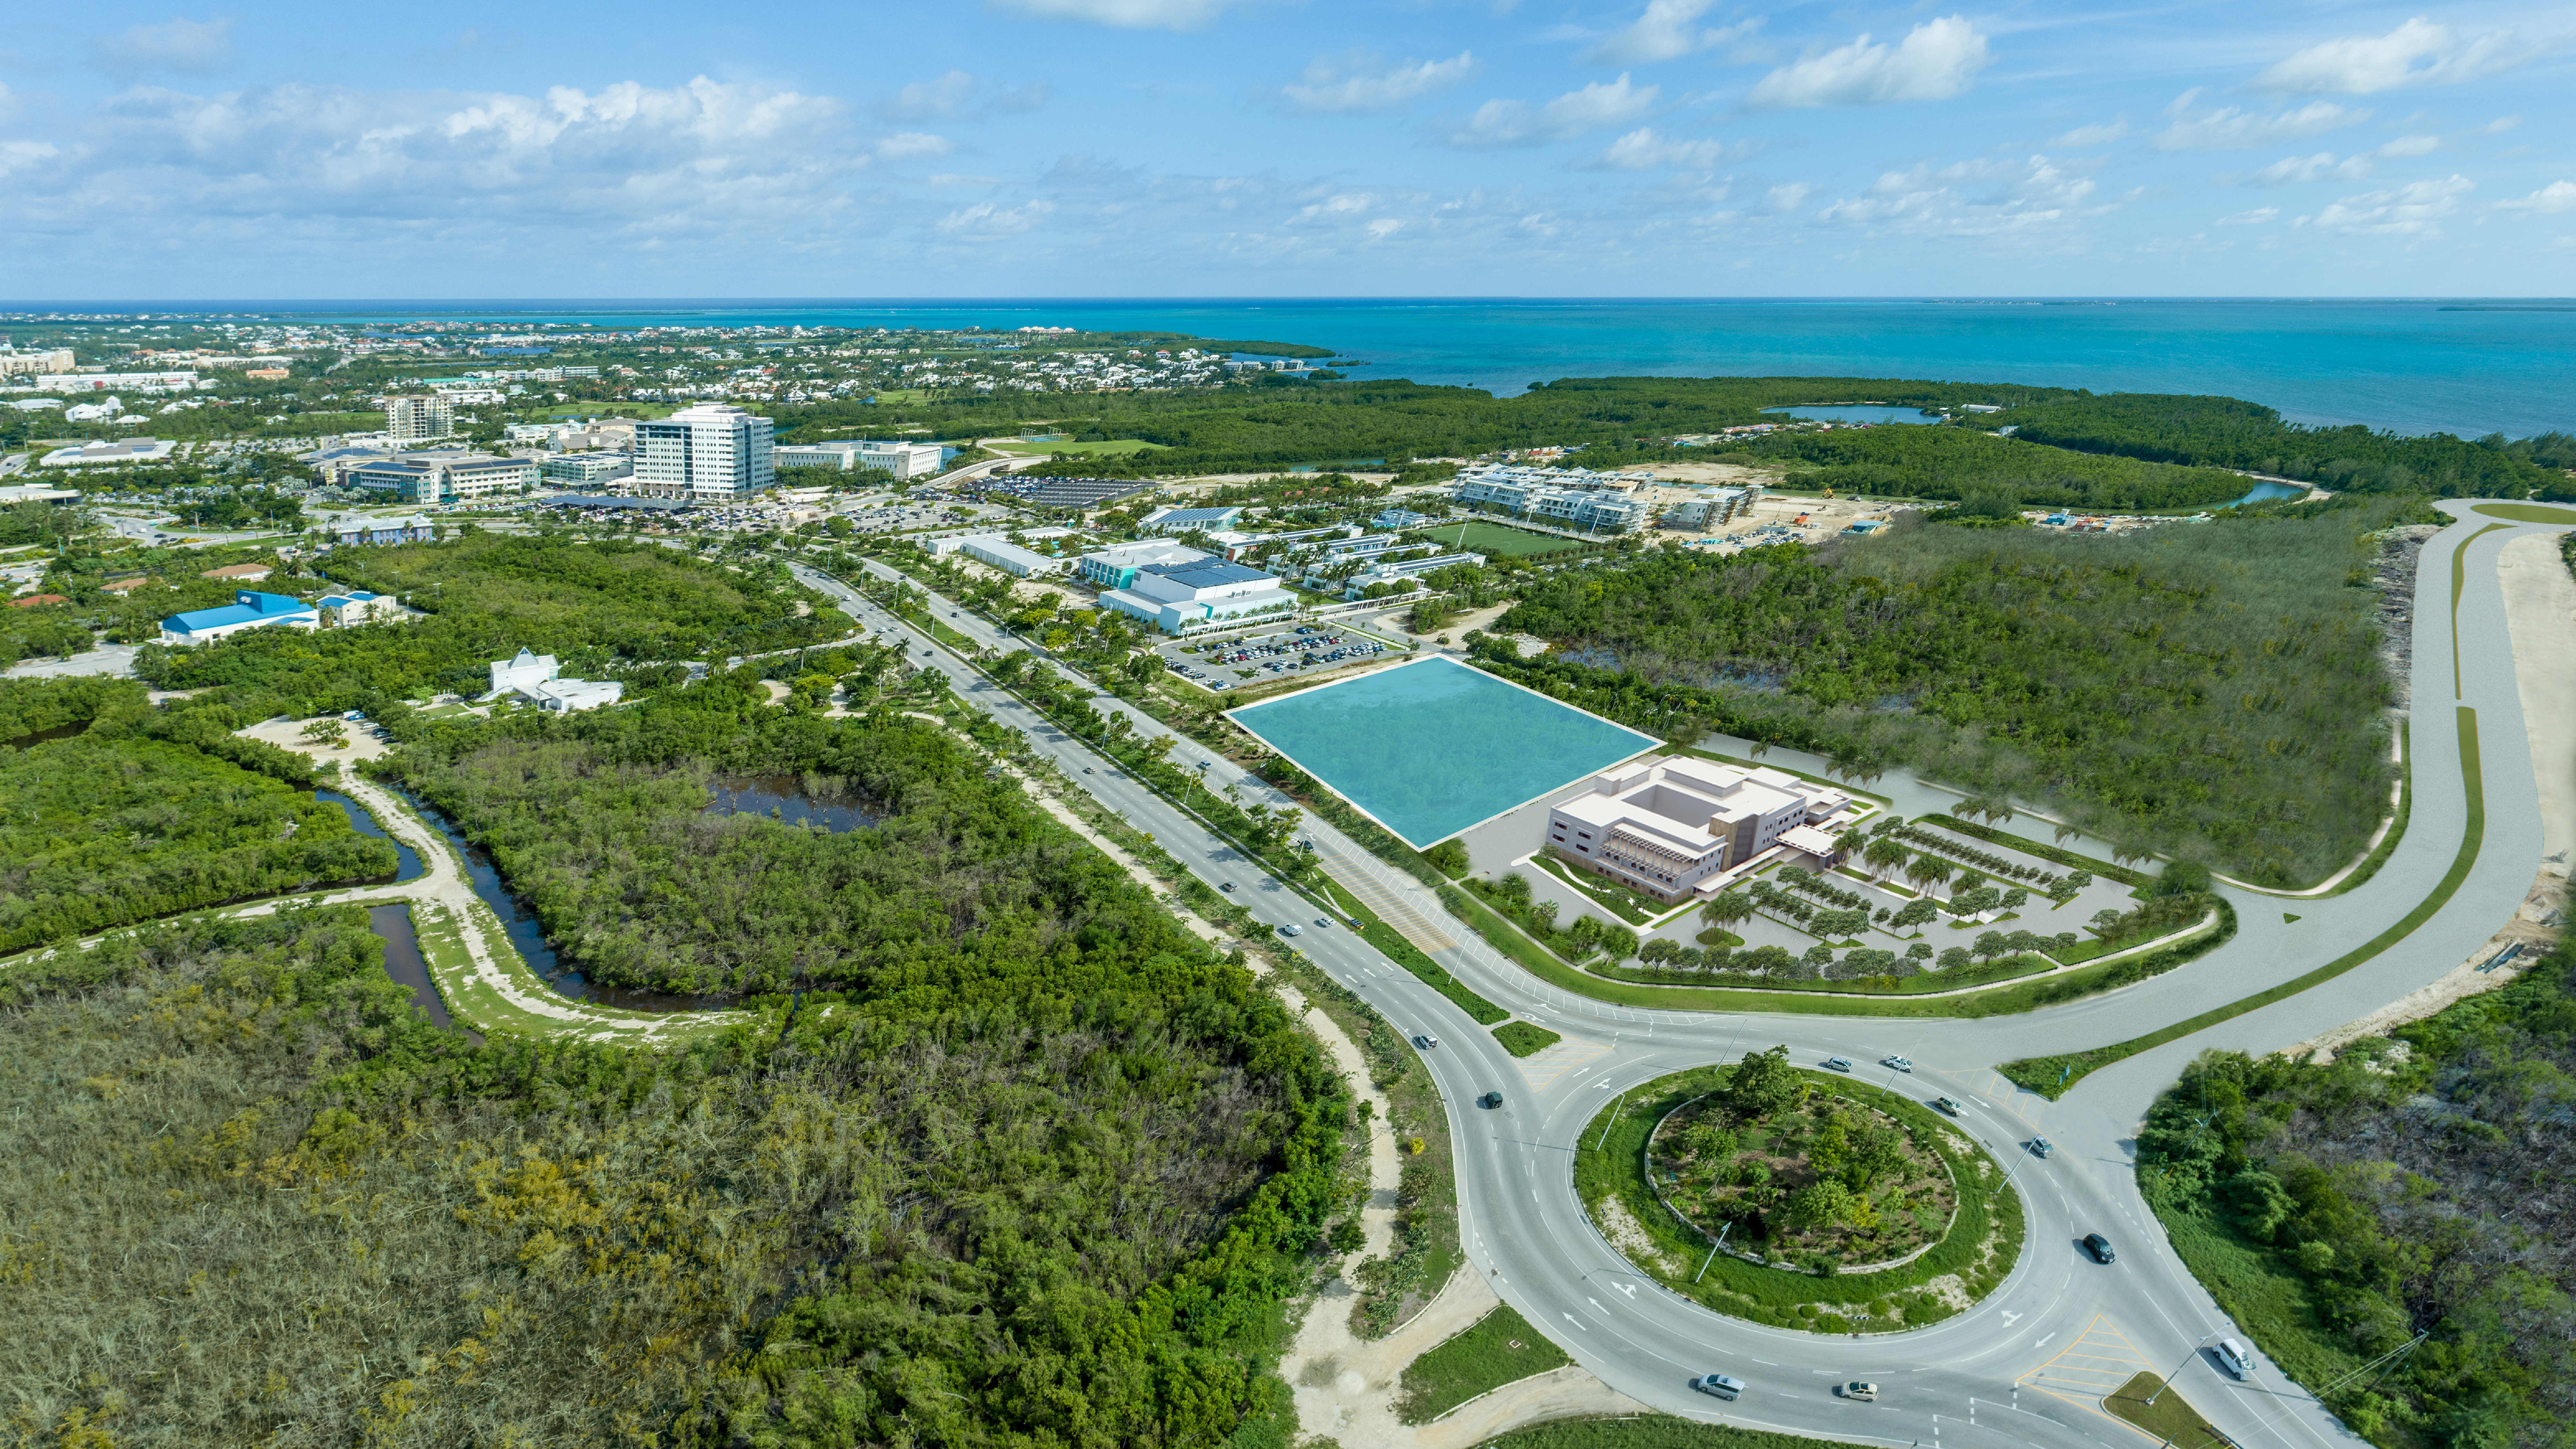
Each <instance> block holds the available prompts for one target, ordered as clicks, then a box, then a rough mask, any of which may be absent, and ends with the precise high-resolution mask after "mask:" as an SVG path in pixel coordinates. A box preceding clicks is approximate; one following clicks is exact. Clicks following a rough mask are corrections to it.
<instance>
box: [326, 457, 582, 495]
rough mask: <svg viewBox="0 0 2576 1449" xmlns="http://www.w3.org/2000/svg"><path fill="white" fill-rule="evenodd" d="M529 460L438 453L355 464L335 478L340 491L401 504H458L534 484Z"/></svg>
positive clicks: (532, 461)
mask: <svg viewBox="0 0 2576 1449" xmlns="http://www.w3.org/2000/svg"><path fill="white" fill-rule="evenodd" d="M537 477H538V473H537V460H536V459H534V458H498V457H494V456H493V455H492V454H490V453H469V452H466V451H463V450H462V449H458V450H453V451H450V450H446V449H439V450H433V451H430V452H424V453H399V454H396V455H394V456H392V457H389V458H379V459H376V460H375V461H373V462H367V463H360V464H358V465H357V466H355V467H352V468H348V469H346V470H345V471H343V472H342V473H341V475H340V479H341V486H343V487H348V488H365V489H369V490H371V491H373V492H377V493H389V494H392V495H393V496H394V497H396V498H399V499H401V500H402V501H403V502H405V503H457V502H462V501H464V500H466V499H472V498H486V497H489V496H491V495H492V494H495V493H509V492H516V491H519V490H521V489H525V488H528V487H532V486H534V485H535V483H536V481H537Z"/></svg>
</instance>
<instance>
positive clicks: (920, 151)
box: [876, 131, 957, 161]
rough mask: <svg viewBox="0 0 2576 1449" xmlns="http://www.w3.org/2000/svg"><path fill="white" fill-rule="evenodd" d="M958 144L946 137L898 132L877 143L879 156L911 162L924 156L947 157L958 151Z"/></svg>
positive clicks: (888, 159) (914, 132)
mask: <svg viewBox="0 0 2576 1449" xmlns="http://www.w3.org/2000/svg"><path fill="white" fill-rule="evenodd" d="M956 149H957V147H956V144H955V143H954V142H952V141H950V140H949V139H948V138H947V137H945V136H933V135H929V134H927V133H925V132H921V131H898V132H896V133H895V134H894V135H891V136H888V137H886V138H885V139H884V140H882V141H879V142H878V143H877V147H876V151H877V156H878V158H879V159H881V160H886V161H910V160H913V159H915V158H917V157H922V156H945V155H947V154H948V153H949V152H951V151H954V150H956Z"/></svg>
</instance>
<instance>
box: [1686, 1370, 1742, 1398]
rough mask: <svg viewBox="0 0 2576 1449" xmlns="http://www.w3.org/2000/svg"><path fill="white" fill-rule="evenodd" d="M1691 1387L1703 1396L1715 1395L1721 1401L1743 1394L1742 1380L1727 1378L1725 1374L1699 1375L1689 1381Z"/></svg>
mask: <svg viewBox="0 0 2576 1449" xmlns="http://www.w3.org/2000/svg"><path fill="white" fill-rule="evenodd" d="M1691 1387H1692V1388H1695V1389H1697V1390H1699V1391H1700V1392H1701V1393H1703V1394H1715V1395H1717V1396H1718V1397H1719V1398H1721V1399H1733V1398H1735V1397H1737V1396H1738V1395H1740V1394H1742V1393H1743V1392H1744V1380H1742V1379H1737V1378H1729V1377H1727V1376H1726V1375H1725V1374H1701V1375H1700V1376H1699V1377H1698V1378H1695V1379H1693V1380H1691Z"/></svg>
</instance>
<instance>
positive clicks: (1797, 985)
mask: <svg viewBox="0 0 2576 1449" xmlns="http://www.w3.org/2000/svg"><path fill="white" fill-rule="evenodd" d="M2056 969H2057V963H2056V962H2054V961H2051V960H2049V959H2048V958H2047V957H2045V956H2039V955H2034V954H2024V955H2020V956H2013V957H2007V958H2005V959H2002V960H1997V961H1989V962H1987V963H1986V964H1985V965H1983V966H1970V967H1966V968H1964V969H1954V970H1949V971H1927V972H1925V973H1923V974H1922V975H1920V976H1905V977H1899V978H1896V979H1895V980H1894V981H1893V982H1892V983H1888V982H1887V978H1885V977H1878V976H1864V977H1861V978H1859V979H1857V980H1851V981H1783V982H1780V983H1778V984H1777V985H1764V986H1760V987H1755V988H1750V989H1754V990H1761V991H1807V992H1816V991H1824V992H1835V993H1848V994H1865V995H1874V996H1921V995H1925V994H1927V993H1930V992H1938V991H1959V990H1963V989H1965V988H1967V987H1970V986H1985V985H1989V984H1991V983H1993V982H1997V981H2015V980H2019V979H2020V978H2022V977H2024V976H2036V975H2039V974H2040V973H2042V972H2045V971H2054V970H2056ZM1593 971H1594V973H1595V974H1597V975H1600V976H1605V977H1608V978H1610V979H1611V980H1614V981H1635V982H1640V983H1644V984H1649V985H1656V984H1665V983H1669V984H1673V985H1679V986H1682V987H1684V988H1685V989H1694V990H1701V991H1707V990H1724V989H1726V988H1724V987H1716V986H1699V987H1692V986H1691V984H1690V980H1689V975H1688V973H1687V971H1683V970H1676V969H1674V968H1671V967H1662V966H1596V967H1594V968H1593ZM1882 983H1887V984H1882ZM1739 989H1741V988H1739Z"/></svg>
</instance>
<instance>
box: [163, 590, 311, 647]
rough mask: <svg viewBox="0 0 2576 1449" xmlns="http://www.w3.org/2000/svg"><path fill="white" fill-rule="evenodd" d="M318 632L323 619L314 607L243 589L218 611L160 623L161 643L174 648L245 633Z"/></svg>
mask: <svg viewBox="0 0 2576 1449" xmlns="http://www.w3.org/2000/svg"><path fill="white" fill-rule="evenodd" d="M277 627H284V628H289V629H318V628H320V627H322V618H321V615H320V614H318V613H316V612H315V611H314V608H313V606H312V605H310V604H307V603H305V602H304V601H302V600H300V599H290V598H288V597H287V596H286V595H284V594H263V593H261V592H259V591H258V590H256V589H244V590H242V591H241V592H239V593H237V594H235V595H233V601H232V602H231V603H229V604H226V605H224V606H223V607H221V608H218V609H191V610H189V611H187V612H186V613H183V614H172V615H171V616H170V617H169V618H166V619H164V620H162V621H161V642H162V643H164V644H168V645H172V646H181V645H194V644H211V643H213V642H214V641H215V640H217V639H223V638H228V637H230V636H232V635H234V634H238V633H241V632H242V631H243V630H245V629H267V628H277Z"/></svg>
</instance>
